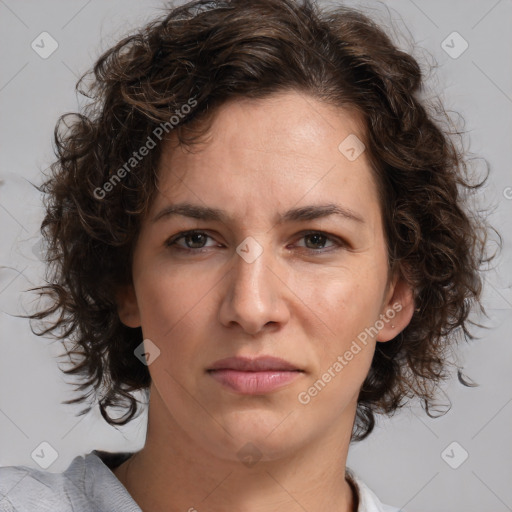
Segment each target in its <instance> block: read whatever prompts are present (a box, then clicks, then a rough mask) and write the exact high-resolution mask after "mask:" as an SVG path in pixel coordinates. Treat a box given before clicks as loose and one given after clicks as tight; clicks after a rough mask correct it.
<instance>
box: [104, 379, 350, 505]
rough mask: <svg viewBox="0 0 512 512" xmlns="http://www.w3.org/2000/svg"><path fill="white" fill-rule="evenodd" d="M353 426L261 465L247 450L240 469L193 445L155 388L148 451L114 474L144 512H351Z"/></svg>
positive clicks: (328, 432) (239, 462)
mask: <svg viewBox="0 0 512 512" xmlns="http://www.w3.org/2000/svg"><path fill="white" fill-rule="evenodd" d="M164 411H165V413H164ZM354 412H355V410H354ZM352 421H353V416H352V418H351V419H350V421H349V422H348V424H347V425H344V426H343V425H342V426H338V427H337V428H336V429H333V430H332V431H326V432H325V435H324V436H322V439H321V440H320V441H319V442H317V443H315V442H311V443H310V444H308V445H306V446H303V447H301V448H300V449H298V450H297V449H294V450H293V452H291V453H290V454H289V455H288V456H286V457H281V458H278V459H273V460H264V459H261V460H258V455H259V454H256V453H253V454H251V449H250V448H248V454H249V458H247V459H244V460H245V463H244V461H241V460H229V459H228V458H222V457H219V456H217V454H212V453H211V452H208V451H206V450H205V449H204V448H202V447H201V446H199V444H198V443H196V442H194V440H193V439H192V438H191V437H190V436H189V435H188V434H187V432H186V431H185V430H184V429H182V428H180V426H179V425H178V424H177V423H176V421H175V420H174V418H173V417H172V415H170V414H169V412H168V411H167V409H166V408H165V406H164V404H163V403H162V401H161V398H160V396H159V395H158V392H157V391H156V390H155V389H153V388H152V390H151V405H150V408H149V418H148V430H147V437H146V443H145V446H144V448H143V449H142V450H141V451H139V452H137V453H136V454H134V455H133V456H132V457H131V458H130V459H129V460H128V461H126V462H125V463H123V464H121V465H120V466H119V467H118V468H116V469H115V470H114V474H115V475H116V477H117V478H118V479H119V480H120V481H121V483H122V484H123V485H124V486H125V487H126V489H127V490H128V492H129V493H130V494H131V496H132V497H133V499H134V500H135V501H136V502H137V503H138V505H139V507H140V508H141V509H142V510H143V511H144V512H148V511H151V512H160V511H162V512H163V511H166V512H169V511H171V512H174V511H176V512H183V511H188V512H203V511H208V512H222V511H225V510H226V508H229V509H232V510H239V511H242V512H263V511H264V512H281V511H284V510H285V511H286V512H304V510H307V511H308V512H320V511H322V512H324V511H325V510H329V511H334V510H335V511H336V512H353V511H355V510H356V506H357V504H356V500H355V496H354V492H353V490H352V488H351V486H350V485H349V483H348V481H347V480H346V479H345V463H346V457H347V452H348V445H349V442H350V432H351V431H352ZM342 427H345V429H344V430H345V431H344V433H343V432H341V431H342V430H343V428H342ZM347 427H348V429H347ZM251 455H254V456H253V457H252V458H251Z"/></svg>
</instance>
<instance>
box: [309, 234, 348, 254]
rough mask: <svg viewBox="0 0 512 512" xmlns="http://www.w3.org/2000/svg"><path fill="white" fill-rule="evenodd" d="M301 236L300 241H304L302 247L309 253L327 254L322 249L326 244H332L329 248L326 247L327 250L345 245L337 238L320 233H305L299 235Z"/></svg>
mask: <svg viewBox="0 0 512 512" xmlns="http://www.w3.org/2000/svg"><path fill="white" fill-rule="evenodd" d="M301 235H302V237H301V240H305V241H306V243H305V245H303V246H302V247H305V248H306V249H307V250H308V251H310V252H316V253H318V252H327V251H326V250H322V249H325V244H326V243H328V242H331V244H332V245H331V246H328V247H327V248H328V249H329V250H330V249H332V248H333V247H336V246H338V247H341V246H343V245H345V244H344V243H343V242H342V241H341V240H340V239H338V238H337V237H333V236H330V235H328V234H327V233H324V232H322V231H307V232H304V233H301ZM299 247H300V246H299Z"/></svg>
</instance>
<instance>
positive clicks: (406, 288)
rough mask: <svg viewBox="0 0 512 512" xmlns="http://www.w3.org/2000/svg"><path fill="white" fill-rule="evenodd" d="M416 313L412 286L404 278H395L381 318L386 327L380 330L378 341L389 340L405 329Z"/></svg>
mask: <svg viewBox="0 0 512 512" xmlns="http://www.w3.org/2000/svg"><path fill="white" fill-rule="evenodd" d="M413 314H414V294H413V290H412V288H411V286H410V285H409V284H408V283H407V282H406V281H405V280H404V279H403V278H398V279H395V281H394V283H392V285H391V287H390V290H389V292H388V296H387V300H386V301H385V303H384V307H383V309H382V312H381V316H380V318H381V319H382V323H384V327H383V328H382V329H381V330H380V331H379V334H378V335H377V338H376V340H377V341H381V342H383V341H389V340H392V339H393V338H395V337H396V336H397V335H398V334H399V333H400V332H401V331H403V330H404V329H405V328H406V327H407V326H408V325H409V322H410V321H411V318H412V315H413Z"/></svg>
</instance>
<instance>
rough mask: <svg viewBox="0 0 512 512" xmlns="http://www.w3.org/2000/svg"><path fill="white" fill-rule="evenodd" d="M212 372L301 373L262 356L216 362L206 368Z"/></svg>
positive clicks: (233, 358)
mask: <svg viewBox="0 0 512 512" xmlns="http://www.w3.org/2000/svg"><path fill="white" fill-rule="evenodd" d="M213 370H238V371H242V372H266V371H303V370H300V369H299V368H297V367H296V366H294V365H293V364H291V363H289V362H288V361H285V360H284V359H280V358H278V357H270V356H262V357H258V358H256V359H250V358H247V357H228V358H226V359H221V360H219V361H216V362H215V363H214V364H213V365H212V366H211V368H208V371H213Z"/></svg>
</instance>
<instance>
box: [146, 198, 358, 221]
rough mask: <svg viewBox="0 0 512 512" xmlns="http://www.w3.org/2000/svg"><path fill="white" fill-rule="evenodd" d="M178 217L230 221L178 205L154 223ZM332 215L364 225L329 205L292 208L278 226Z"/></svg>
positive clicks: (217, 213) (345, 210) (348, 212)
mask: <svg viewBox="0 0 512 512" xmlns="http://www.w3.org/2000/svg"><path fill="white" fill-rule="evenodd" d="M176 215H179V216H182V217H189V218H191V219H198V220H203V221H218V222H223V223H225V224H227V223H228V221H229V216H228V215H227V213H226V212H225V211H224V210H220V209H218V208H211V207H209V206H201V205H196V204H192V203H178V204H173V205H171V206H167V207H165V208H164V209H162V210H160V212H158V213H157V214H156V215H155V216H154V217H153V220H152V222H157V221H159V220H161V219H164V218H166V219H167V218H169V217H174V216H176ZM331 215H338V216H340V217H343V218H345V219H348V220H352V221H355V222H359V223H361V224H364V222H365V221H364V219H363V218H362V217H361V216H360V215H358V214H357V213H355V212H354V211H352V210H351V209H349V208H345V207H343V206H340V205H337V204H333V203H328V204H322V205H310V206H302V207H299V208H292V209H290V210H288V211H287V212H285V213H283V214H280V215H278V218H277V221H276V223H277V224H283V223H285V222H297V221H308V220H314V219H319V218H323V217H329V216H331Z"/></svg>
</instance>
